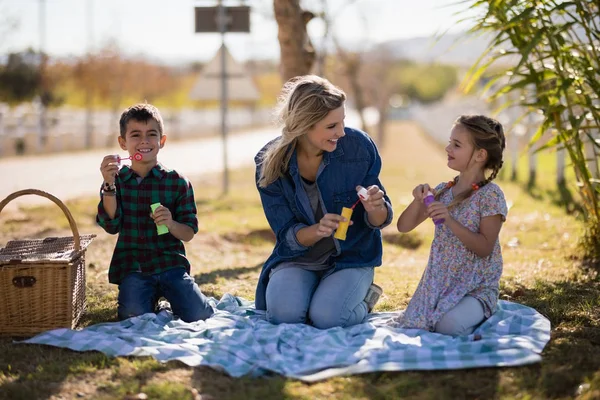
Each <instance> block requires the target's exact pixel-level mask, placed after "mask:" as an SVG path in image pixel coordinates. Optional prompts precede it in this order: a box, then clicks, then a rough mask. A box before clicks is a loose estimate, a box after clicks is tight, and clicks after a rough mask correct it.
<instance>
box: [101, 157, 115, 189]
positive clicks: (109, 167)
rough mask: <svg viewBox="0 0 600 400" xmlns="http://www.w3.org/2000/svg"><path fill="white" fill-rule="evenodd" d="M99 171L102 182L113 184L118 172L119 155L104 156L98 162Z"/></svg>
mask: <svg viewBox="0 0 600 400" xmlns="http://www.w3.org/2000/svg"><path fill="white" fill-rule="evenodd" d="M100 172H101V173H102V178H104V182H106V183H109V184H113V183H115V175H117V172H119V156H116V155H114V154H112V155H109V156H105V157H104V158H103V159H102V163H101V164H100Z"/></svg>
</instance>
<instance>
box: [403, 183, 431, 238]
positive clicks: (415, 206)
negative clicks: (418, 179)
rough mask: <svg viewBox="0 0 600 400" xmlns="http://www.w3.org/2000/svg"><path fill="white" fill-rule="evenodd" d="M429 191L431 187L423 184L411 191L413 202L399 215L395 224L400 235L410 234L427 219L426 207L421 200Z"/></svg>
mask: <svg viewBox="0 0 600 400" xmlns="http://www.w3.org/2000/svg"><path fill="white" fill-rule="evenodd" d="M429 191H431V187H429V185H428V184H426V183H424V184H422V185H418V186H417V187H415V188H414V189H413V192H412V195H413V201H412V203H410V204H409V205H408V207H406V210H404V211H403V212H402V214H400V218H398V223H397V224H396V226H397V228H398V231H400V232H402V233H406V232H410V231H412V230H413V229H415V228H416V227H417V226H419V225H420V224H421V222H423V221H425V220H426V219H427V207H425V203H423V199H424V198H425V196H426V195H427V192H429Z"/></svg>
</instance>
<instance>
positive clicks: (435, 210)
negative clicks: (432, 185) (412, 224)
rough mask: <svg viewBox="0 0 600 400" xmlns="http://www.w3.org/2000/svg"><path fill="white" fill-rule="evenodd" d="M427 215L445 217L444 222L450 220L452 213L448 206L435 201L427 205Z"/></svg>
mask: <svg viewBox="0 0 600 400" xmlns="http://www.w3.org/2000/svg"><path fill="white" fill-rule="evenodd" d="M427 215H428V216H429V217H431V219H434V220H436V219H444V223H446V222H448V220H450V218H451V217H450V213H449V212H448V207H446V206H445V205H444V203H441V202H439V201H434V202H433V203H431V204H430V205H429V207H427Z"/></svg>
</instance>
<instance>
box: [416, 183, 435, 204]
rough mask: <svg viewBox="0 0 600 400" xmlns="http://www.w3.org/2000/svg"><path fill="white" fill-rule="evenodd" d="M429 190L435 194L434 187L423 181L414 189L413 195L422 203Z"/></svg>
mask: <svg viewBox="0 0 600 400" xmlns="http://www.w3.org/2000/svg"><path fill="white" fill-rule="evenodd" d="M428 191H430V192H431V193H433V194H435V190H434V189H432V188H431V187H430V186H429V185H428V184H427V183H423V184H421V185H419V186H417V187H415V188H414V189H413V192H412V195H413V197H414V198H415V200H416V201H418V202H419V203H422V202H423V199H424V198H425V196H426V195H427V192H428Z"/></svg>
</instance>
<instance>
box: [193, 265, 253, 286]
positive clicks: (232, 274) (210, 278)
mask: <svg viewBox="0 0 600 400" xmlns="http://www.w3.org/2000/svg"><path fill="white" fill-rule="evenodd" d="M262 266H263V263H262V262H261V263H258V264H256V265H254V266H252V267H235V268H223V269H216V270H213V271H209V272H203V273H201V274H197V275H194V280H195V281H196V283H197V284H198V285H204V284H207V283H215V282H217V280H218V279H219V278H223V279H225V280H229V279H235V278H237V277H238V276H240V275H244V274H247V273H250V272H252V273H254V274H256V276H258V272H259V271H260V269H261V268H262Z"/></svg>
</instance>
